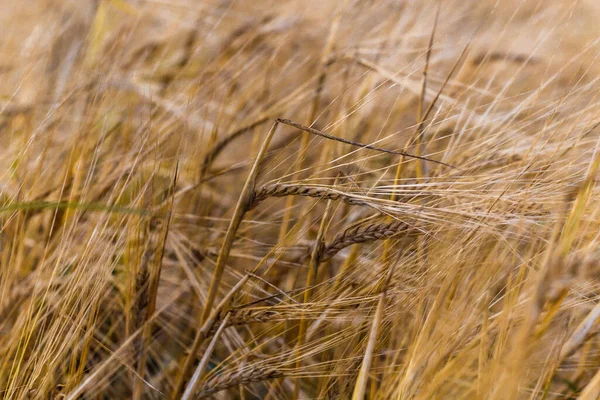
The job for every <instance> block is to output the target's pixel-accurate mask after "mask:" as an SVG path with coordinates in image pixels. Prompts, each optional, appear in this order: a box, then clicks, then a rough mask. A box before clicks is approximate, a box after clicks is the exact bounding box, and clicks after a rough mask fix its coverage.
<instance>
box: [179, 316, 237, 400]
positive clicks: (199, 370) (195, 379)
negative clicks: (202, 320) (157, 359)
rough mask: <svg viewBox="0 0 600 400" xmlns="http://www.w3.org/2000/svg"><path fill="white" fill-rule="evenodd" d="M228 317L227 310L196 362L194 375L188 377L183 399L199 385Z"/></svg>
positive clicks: (189, 395) (189, 396) (188, 397)
mask: <svg viewBox="0 0 600 400" xmlns="http://www.w3.org/2000/svg"><path fill="white" fill-rule="evenodd" d="M230 317H231V313H230V312H228V313H227V315H226V316H225V318H223V321H222V322H221V325H219V329H217V332H216V333H215V336H214V337H213V338H212V340H211V341H210V344H209V345H208V348H207V349H206V351H205V352H204V355H203V356H202V360H200V364H198V367H197V368H196V371H194V375H192V378H191V379H190V383H189V384H188V386H187V388H186V389H185V392H184V393H183V396H182V397H181V398H182V399H183V400H188V399H191V398H192V396H193V395H194V393H195V392H196V390H197V389H198V386H199V385H200V379H201V378H202V375H203V373H204V369H205V368H206V364H208V360H209V359H210V356H211V355H212V352H213V351H214V348H215V345H216V344H217V340H219V336H221V333H223V330H225V327H226V326H227V322H228V321H229V318H230Z"/></svg>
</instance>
